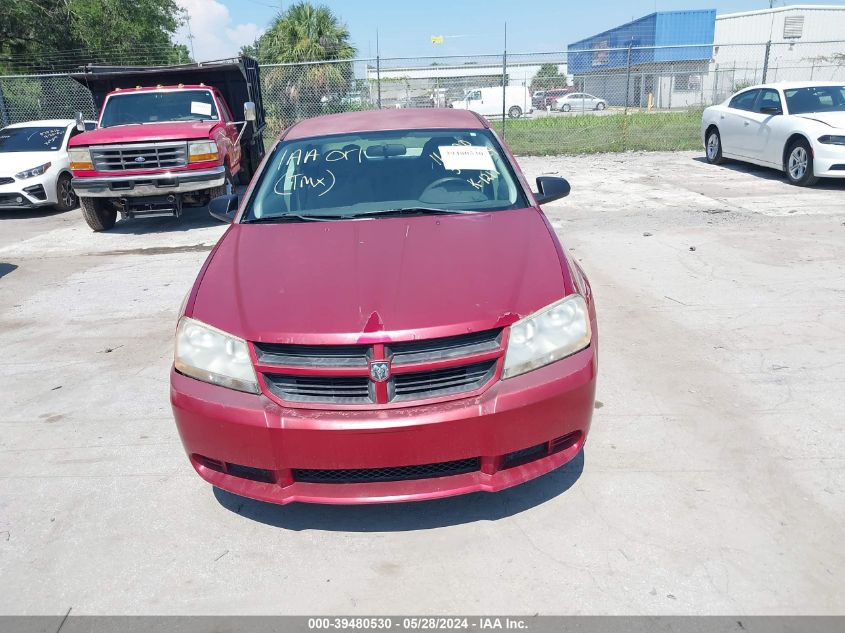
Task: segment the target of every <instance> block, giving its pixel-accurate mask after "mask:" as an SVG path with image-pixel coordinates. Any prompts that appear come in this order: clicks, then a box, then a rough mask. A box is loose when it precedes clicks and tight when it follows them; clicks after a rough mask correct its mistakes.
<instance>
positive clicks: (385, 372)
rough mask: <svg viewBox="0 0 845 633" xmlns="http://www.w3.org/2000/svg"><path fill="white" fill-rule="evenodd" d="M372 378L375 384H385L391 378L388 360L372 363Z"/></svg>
mask: <svg viewBox="0 0 845 633" xmlns="http://www.w3.org/2000/svg"><path fill="white" fill-rule="evenodd" d="M370 378H372V379H373V380H374V381H375V382H384V381H385V380H387V379H388V378H390V362H389V361H386V360H374V361H371V362H370Z"/></svg>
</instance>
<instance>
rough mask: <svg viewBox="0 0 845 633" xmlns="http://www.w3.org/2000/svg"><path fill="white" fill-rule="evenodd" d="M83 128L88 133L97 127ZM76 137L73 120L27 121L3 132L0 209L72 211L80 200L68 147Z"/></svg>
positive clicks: (87, 125) (88, 124) (87, 124)
mask: <svg viewBox="0 0 845 633" xmlns="http://www.w3.org/2000/svg"><path fill="white" fill-rule="evenodd" d="M83 124H84V126H85V128H86V129H88V130H93V129H94V126H95V125H96V124H95V123H94V122H93V121H85V122H84V123H83ZM77 134H80V132H78V131H77V129H76V122H75V121H74V120H73V119H46V120H41V121H27V122H26V123H14V124H12V125H9V126H7V127H4V128H3V129H0V209H33V208H36V207H46V206H51V207H55V208H56V209H58V210H59V211H68V210H70V209H73V208H74V207H75V206H76V204H77V199H76V195H75V194H74V192H73V187H71V178H72V176H71V172H70V168H69V166H68V153H67V146H68V141H69V140H70V139H71V137H73V136H75V135H77Z"/></svg>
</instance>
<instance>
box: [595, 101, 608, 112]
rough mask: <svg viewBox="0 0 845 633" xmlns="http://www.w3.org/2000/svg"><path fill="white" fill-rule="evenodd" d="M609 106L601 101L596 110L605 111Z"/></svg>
mask: <svg viewBox="0 0 845 633" xmlns="http://www.w3.org/2000/svg"><path fill="white" fill-rule="evenodd" d="M606 107H607V106H606V105H605V103H604V101H599V104H598V105H597V106H596V110H604V109H605V108H606Z"/></svg>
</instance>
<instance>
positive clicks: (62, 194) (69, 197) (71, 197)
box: [55, 174, 77, 211]
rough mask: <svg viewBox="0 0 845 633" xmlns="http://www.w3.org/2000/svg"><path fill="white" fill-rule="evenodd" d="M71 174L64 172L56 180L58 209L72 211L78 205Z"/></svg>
mask: <svg viewBox="0 0 845 633" xmlns="http://www.w3.org/2000/svg"><path fill="white" fill-rule="evenodd" d="M70 181H71V176H70V174H62V175H60V176H59V179H58V180H57V181H56V205H55V207H56V210H57V211H70V210H71V209H73V208H74V207H75V206H76V203H77V197H76V194H75V193H74V191H73V187H72V186H71V182H70Z"/></svg>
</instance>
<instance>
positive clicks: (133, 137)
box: [70, 121, 219, 147]
mask: <svg viewBox="0 0 845 633" xmlns="http://www.w3.org/2000/svg"><path fill="white" fill-rule="evenodd" d="M218 124H219V123H218V122H217V121H172V122H168V123H144V124H140V123H137V124H134V125H114V126H112V127H104V128H99V129H96V130H92V131H90V132H85V133H83V134H79V135H78V136H74V137H73V138H72V139H70V146H71V147H84V146H87V145H107V144H109V143H134V142H144V141H181V140H183V139H192V138H208V137H209V135H210V134H211V130H212V129H213V128H214V126H216V125H218Z"/></svg>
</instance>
